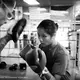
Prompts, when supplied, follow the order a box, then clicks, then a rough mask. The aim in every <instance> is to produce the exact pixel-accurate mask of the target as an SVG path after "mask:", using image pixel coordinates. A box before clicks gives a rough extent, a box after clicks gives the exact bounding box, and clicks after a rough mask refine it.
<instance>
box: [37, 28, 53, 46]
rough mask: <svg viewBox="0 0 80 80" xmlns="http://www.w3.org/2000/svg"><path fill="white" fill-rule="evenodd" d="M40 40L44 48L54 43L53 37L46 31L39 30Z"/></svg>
mask: <svg viewBox="0 0 80 80" xmlns="http://www.w3.org/2000/svg"><path fill="white" fill-rule="evenodd" d="M37 32H38V38H39V40H40V43H41V44H42V46H43V47H44V46H47V45H49V44H51V43H52V37H51V36H50V35H49V34H47V33H46V32H45V30H44V29H42V28H38V31H37Z"/></svg>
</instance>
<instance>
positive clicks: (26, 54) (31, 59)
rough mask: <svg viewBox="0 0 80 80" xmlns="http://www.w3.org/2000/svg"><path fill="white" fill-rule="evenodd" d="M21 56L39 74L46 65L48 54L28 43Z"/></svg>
mask: <svg viewBox="0 0 80 80" xmlns="http://www.w3.org/2000/svg"><path fill="white" fill-rule="evenodd" d="M20 56H21V57H22V58H23V59H24V60H25V61H26V62H27V63H28V65H29V66H30V67H31V69H32V70H33V71H34V72H36V73H37V74H39V75H40V74H41V73H42V71H43V69H44V68H45V66H46V62H47V61H46V55H45V53H44V52H43V51H42V50H41V49H39V48H37V49H36V48H35V47H33V46H30V45H27V46H26V47H25V48H24V49H23V50H22V51H21V52H20Z"/></svg>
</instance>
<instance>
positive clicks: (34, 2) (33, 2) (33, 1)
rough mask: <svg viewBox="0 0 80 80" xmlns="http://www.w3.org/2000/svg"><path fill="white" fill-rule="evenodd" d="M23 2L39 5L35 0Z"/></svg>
mask: <svg viewBox="0 0 80 80" xmlns="http://www.w3.org/2000/svg"><path fill="white" fill-rule="evenodd" d="M24 2H26V3H28V4H29V5H39V2H37V1H36V0H24Z"/></svg>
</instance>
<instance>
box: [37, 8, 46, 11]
mask: <svg viewBox="0 0 80 80" xmlns="http://www.w3.org/2000/svg"><path fill="white" fill-rule="evenodd" d="M37 10H39V11H46V9H45V8H37Z"/></svg>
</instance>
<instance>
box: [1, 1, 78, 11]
mask: <svg viewBox="0 0 80 80" xmlns="http://www.w3.org/2000/svg"><path fill="white" fill-rule="evenodd" d="M0 1H1V0H0ZM6 1H7V0H6ZM37 1H38V2H39V3H40V5H38V6H40V7H47V6H50V7H51V9H54V10H66V9H68V8H69V7H71V6H73V5H74V4H75V2H76V1H77V0H37ZM16 2H17V6H22V7H23V8H24V11H26V10H27V8H28V7H30V6H31V5H28V4H27V3H26V2H24V1H23V0H16ZM34 6H36V5H34Z"/></svg>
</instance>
